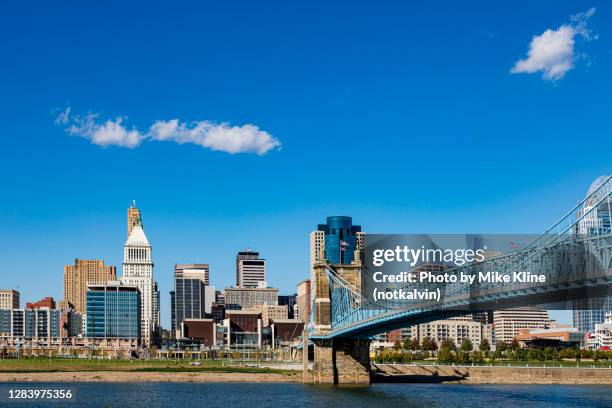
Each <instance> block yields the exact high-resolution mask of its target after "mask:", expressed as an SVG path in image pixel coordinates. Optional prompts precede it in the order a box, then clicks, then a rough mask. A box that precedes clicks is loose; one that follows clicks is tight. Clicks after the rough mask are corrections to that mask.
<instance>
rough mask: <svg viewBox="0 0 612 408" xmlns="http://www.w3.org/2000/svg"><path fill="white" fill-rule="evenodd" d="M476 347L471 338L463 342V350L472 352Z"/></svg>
mask: <svg viewBox="0 0 612 408" xmlns="http://www.w3.org/2000/svg"><path fill="white" fill-rule="evenodd" d="M473 349H474V345H473V344H472V341H471V340H470V339H465V340H463V341H462V342H461V352H462V353H470V352H471V351H472V350H473Z"/></svg>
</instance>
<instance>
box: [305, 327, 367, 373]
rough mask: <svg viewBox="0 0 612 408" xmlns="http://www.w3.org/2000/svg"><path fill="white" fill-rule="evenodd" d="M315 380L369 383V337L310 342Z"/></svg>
mask: <svg viewBox="0 0 612 408" xmlns="http://www.w3.org/2000/svg"><path fill="white" fill-rule="evenodd" d="M312 374H313V376H312V377H313V382H314V383H315V384H340V385H342V384H359V385H369V384H370V340H366V339H347V338H335V339H331V340H320V341H315V342H314V364H313V370H312Z"/></svg>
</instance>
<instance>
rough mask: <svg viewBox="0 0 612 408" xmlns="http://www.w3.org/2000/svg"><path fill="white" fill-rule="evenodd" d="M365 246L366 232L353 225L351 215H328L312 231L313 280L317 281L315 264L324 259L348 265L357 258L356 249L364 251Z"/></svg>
mask: <svg viewBox="0 0 612 408" xmlns="http://www.w3.org/2000/svg"><path fill="white" fill-rule="evenodd" d="M364 247H365V233H364V232H362V231H361V226H360V225H353V219H352V218H351V217H346V216H341V215H337V216H331V217H327V223H326V224H319V225H318V226H317V230H316V231H312V232H311V233H310V280H311V282H315V276H314V265H315V264H316V263H318V262H319V261H321V260H322V259H326V260H327V261H328V262H330V263H332V264H336V265H348V264H350V263H351V262H353V261H354V260H355V250H357V251H360V252H363V251H364ZM362 255H363V254H362ZM362 259H363V257H362ZM311 295H312V296H314V293H313V294H311Z"/></svg>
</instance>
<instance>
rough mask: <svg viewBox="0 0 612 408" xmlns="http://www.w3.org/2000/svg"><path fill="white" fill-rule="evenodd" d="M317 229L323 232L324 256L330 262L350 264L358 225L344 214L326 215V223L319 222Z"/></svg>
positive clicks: (359, 228) (352, 258)
mask: <svg viewBox="0 0 612 408" xmlns="http://www.w3.org/2000/svg"><path fill="white" fill-rule="evenodd" d="M317 230H318V231H323V232H324V233H325V258H326V259H327V260H328V261H329V262H331V263H332V264H342V265H346V264H350V263H351V262H353V260H354V258H355V248H356V242H357V233H358V232H361V226H360V225H353V219H352V218H351V217H346V216H332V217H327V223H326V224H319V226H318V228H317Z"/></svg>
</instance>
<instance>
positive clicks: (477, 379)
mask: <svg viewBox="0 0 612 408" xmlns="http://www.w3.org/2000/svg"><path fill="white" fill-rule="evenodd" d="M373 368H374V371H377V374H376V375H375V377H374V381H378V382H396V383H400V382H402V383H403V382H406V383H460V384H580V385H589V384H603V385H612V369H610V368H586V367H579V368H577V367H546V368H544V367H504V366H493V367H486V366H473V367H472V366H446V365H412V364H376V365H373Z"/></svg>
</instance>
